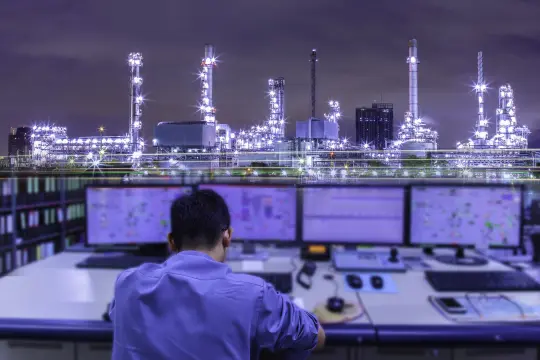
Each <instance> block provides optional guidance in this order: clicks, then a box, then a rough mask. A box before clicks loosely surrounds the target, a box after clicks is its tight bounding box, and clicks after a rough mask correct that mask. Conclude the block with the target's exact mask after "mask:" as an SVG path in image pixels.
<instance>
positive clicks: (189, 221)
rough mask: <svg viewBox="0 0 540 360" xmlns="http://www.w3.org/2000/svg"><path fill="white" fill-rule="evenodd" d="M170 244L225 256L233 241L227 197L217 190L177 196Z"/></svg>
mask: <svg viewBox="0 0 540 360" xmlns="http://www.w3.org/2000/svg"><path fill="white" fill-rule="evenodd" d="M171 227H172V230H171V233H170V234H169V245H170V247H171V250H172V251H174V252H177V251H181V250H200V251H205V252H208V253H210V254H211V255H212V256H213V257H214V258H215V259H216V260H218V261H224V260H225V250H226V249H227V248H228V247H229V245H230V243H231V235H232V230H231V215H230V213H229V208H228V207H227V204H226V203H225V200H224V199H223V198H222V197H221V196H220V195H218V194H217V193H216V192H215V191H213V190H198V191H194V192H193V193H192V194H190V195H184V196H181V197H180V198H178V199H176V201H175V202H174V203H173V205H172V207H171Z"/></svg>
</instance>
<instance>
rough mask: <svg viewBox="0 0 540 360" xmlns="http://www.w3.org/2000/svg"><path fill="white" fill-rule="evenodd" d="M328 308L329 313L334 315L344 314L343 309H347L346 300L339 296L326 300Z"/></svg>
mask: <svg viewBox="0 0 540 360" xmlns="http://www.w3.org/2000/svg"><path fill="white" fill-rule="evenodd" d="M326 308H327V309H328V311H330V312H333V313H340V312H343V308H345V300H343V298H340V297H337V296H333V297H330V298H328V300H326Z"/></svg>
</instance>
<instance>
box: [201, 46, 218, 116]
mask: <svg viewBox="0 0 540 360" xmlns="http://www.w3.org/2000/svg"><path fill="white" fill-rule="evenodd" d="M216 63H217V62H216V57H215V54H214V46H213V45H210V44H206V45H205V46H204V58H203V59H202V61H201V71H200V73H199V79H201V100H200V103H199V110H200V111H201V118H202V120H203V121H204V122H206V123H207V124H215V122H216V109H215V108H214V102H213V97H212V96H213V92H212V90H213V86H214V84H213V70H214V66H216Z"/></svg>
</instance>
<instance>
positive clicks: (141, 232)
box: [86, 186, 191, 245]
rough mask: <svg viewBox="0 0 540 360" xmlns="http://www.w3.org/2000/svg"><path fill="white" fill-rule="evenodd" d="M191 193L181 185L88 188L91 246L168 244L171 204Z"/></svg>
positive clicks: (87, 215)
mask: <svg viewBox="0 0 540 360" xmlns="http://www.w3.org/2000/svg"><path fill="white" fill-rule="evenodd" d="M190 191H191V188H190V187H178V186H164V187H89V188H87V189H86V204H87V205H86V208H87V214H86V218H87V220H86V221H87V222H86V224H87V230H86V236H87V243H88V245H111V244H114V245H117V244H126V245H127V244H151V243H161V242H165V241H167V234H168V233H169V232H170V231H171V230H170V229H171V225H170V216H171V205H172V203H173V201H174V200H176V199H177V198H178V197H180V196H181V195H184V194H186V193H189V192H190Z"/></svg>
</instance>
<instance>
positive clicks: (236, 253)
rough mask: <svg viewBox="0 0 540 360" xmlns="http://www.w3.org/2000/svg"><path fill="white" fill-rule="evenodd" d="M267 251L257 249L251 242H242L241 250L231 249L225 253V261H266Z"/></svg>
mask: <svg viewBox="0 0 540 360" xmlns="http://www.w3.org/2000/svg"><path fill="white" fill-rule="evenodd" d="M269 256H270V255H269V254H268V251H266V250H261V249H257V245H256V244H255V243H253V242H251V241H244V242H243V243H242V247H241V249H238V248H231V249H230V250H229V251H228V252H227V261H243V260H257V261H266V260H268V257H269Z"/></svg>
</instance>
